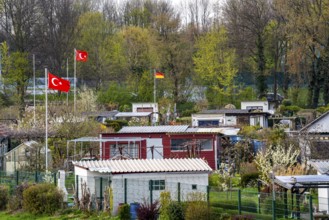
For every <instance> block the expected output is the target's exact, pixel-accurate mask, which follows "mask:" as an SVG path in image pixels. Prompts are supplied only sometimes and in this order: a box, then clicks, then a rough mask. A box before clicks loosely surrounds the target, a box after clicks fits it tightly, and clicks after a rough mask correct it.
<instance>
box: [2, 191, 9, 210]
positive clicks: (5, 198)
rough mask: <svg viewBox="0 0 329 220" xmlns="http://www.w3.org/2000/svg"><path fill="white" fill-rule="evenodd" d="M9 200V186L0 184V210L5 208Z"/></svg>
mask: <svg viewBox="0 0 329 220" xmlns="http://www.w3.org/2000/svg"><path fill="white" fill-rule="evenodd" d="M8 200H9V188H8V187H7V186H0V210H5V209H6V206H7V203H8Z"/></svg>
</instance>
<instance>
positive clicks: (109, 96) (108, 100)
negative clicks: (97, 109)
mask: <svg viewBox="0 0 329 220" xmlns="http://www.w3.org/2000/svg"><path fill="white" fill-rule="evenodd" d="M134 98H136V97H135V93H133V92H132V91H130V90H128V89H127V88H126V87H124V86H120V85H119V84H118V83H114V82H113V83H110V84H109V86H108V87H107V89H106V90H102V91H100V92H99V93H98V96H97V101H98V103H99V104H101V105H104V106H105V107H106V108H107V109H108V110H118V109H119V108H120V107H121V106H124V105H130V104H131V102H132V101H133V100H134Z"/></svg>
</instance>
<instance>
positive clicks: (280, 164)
mask: <svg viewBox="0 0 329 220" xmlns="http://www.w3.org/2000/svg"><path fill="white" fill-rule="evenodd" d="M299 154H300V150H298V149H296V148H295V146H294V145H289V147H287V148H286V147H284V146H283V145H276V146H274V145H270V147H269V148H268V149H266V150H265V151H262V152H259V153H258V154H257V155H256V158H255V163H256V164H257V167H258V170H259V172H260V178H261V179H262V180H263V181H264V182H266V183H270V178H269V173H270V172H271V171H275V170H277V169H288V168H291V167H293V166H294V165H295V164H296V162H297V158H298V156H299Z"/></svg>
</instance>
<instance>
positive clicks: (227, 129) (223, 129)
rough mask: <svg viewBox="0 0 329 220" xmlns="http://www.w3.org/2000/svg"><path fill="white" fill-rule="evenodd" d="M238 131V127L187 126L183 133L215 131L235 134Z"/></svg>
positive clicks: (216, 132)
mask: <svg viewBox="0 0 329 220" xmlns="http://www.w3.org/2000/svg"><path fill="white" fill-rule="evenodd" d="M239 131H240V129H239V128H233V127H220V128H199V127H195V128H188V129H187V130H186V131H185V133H215V134H224V135H237V134H238V132H239Z"/></svg>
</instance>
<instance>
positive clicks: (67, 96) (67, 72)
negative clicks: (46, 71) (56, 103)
mask: <svg viewBox="0 0 329 220" xmlns="http://www.w3.org/2000/svg"><path fill="white" fill-rule="evenodd" d="M66 77H67V80H69V58H67V59H66ZM68 105H69V92H67V93H66V106H68Z"/></svg>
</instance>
